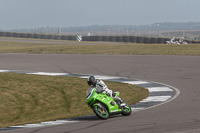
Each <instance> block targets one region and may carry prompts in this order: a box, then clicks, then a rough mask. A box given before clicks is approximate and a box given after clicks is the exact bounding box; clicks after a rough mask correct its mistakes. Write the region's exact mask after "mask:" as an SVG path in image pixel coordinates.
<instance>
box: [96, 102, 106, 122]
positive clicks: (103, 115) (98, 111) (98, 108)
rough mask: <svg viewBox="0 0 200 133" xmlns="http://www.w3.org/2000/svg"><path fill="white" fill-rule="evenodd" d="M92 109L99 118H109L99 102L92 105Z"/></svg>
mask: <svg viewBox="0 0 200 133" xmlns="http://www.w3.org/2000/svg"><path fill="white" fill-rule="evenodd" d="M92 109H93V111H94V113H95V114H96V116H98V117H99V118H100V119H102V120H106V119H108V118H109V114H108V110H107V109H106V108H105V107H104V106H103V105H102V104H101V103H98V104H96V105H93V106H92Z"/></svg>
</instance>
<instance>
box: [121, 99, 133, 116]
mask: <svg viewBox="0 0 200 133" xmlns="http://www.w3.org/2000/svg"><path fill="white" fill-rule="evenodd" d="M122 103H125V104H126V105H125V106H122V107H121V110H122V113H121V114H122V115H123V116H129V115H130V114H131V112H132V110H131V107H130V106H129V105H128V103H126V102H125V101H123V102H122Z"/></svg>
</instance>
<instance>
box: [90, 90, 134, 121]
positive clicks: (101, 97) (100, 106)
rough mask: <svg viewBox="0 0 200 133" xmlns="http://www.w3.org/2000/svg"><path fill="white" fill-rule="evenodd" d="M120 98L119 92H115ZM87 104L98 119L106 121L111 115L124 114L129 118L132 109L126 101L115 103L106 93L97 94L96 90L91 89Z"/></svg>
mask: <svg viewBox="0 0 200 133" xmlns="http://www.w3.org/2000/svg"><path fill="white" fill-rule="evenodd" d="M115 95H116V96H119V92H115ZM86 104H88V106H89V107H90V108H91V109H92V110H93V112H94V113H95V114H96V116H97V117H99V118H100V119H103V120H106V119H108V118H109V116H110V115H116V114H122V115H123V116H129V115H130V114H131V112H132V111H131V107H130V106H129V105H128V104H127V103H126V102H125V101H124V100H117V101H115V100H114V99H113V98H111V97H109V96H107V95H106V94H104V93H99V94H98V93H96V88H93V89H91V91H90V92H89V93H88V94H87V97H86Z"/></svg>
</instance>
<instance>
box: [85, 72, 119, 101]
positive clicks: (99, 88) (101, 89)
mask: <svg viewBox="0 0 200 133" xmlns="http://www.w3.org/2000/svg"><path fill="white" fill-rule="evenodd" d="M87 83H88V85H89V86H90V87H91V88H90V89H88V90H87V91H86V94H88V93H89V92H90V91H91V89H93V88H96V92H97V93H105V94H106V95H108V96H110V97H112V98H113V99H114V100H120V101H121V98H119V97H118V96H116V94H115V93H112V90H109V89H108V87H107V85H106V84H105V83H104V82H103V81H102V80H99V79H97V80H96V79H95V77H94V76H90V77H89V78H88V79H87Z"/></svg>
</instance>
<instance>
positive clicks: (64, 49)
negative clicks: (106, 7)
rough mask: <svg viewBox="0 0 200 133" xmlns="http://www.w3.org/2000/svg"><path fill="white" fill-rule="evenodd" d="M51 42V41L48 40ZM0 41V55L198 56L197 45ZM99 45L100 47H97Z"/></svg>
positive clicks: (198, 49) (199, 51) (199, 53)
mask: <svg viewBox="0 0 200 133" xmlns="http://www.w3.org/2000/svg"><path fill="white" fill-rule="evenodd" d="M48 41H51V40H48ZM52 42H53V43H44V42H43V43H41V42H19V41H0V53H43V54H46V53H48V54H129V55H198V56H199V55H200V45H199V44H186V45H185V44H184V45H183V44H182V45H180V44H134V43H114V42H112V43H109V42H87V43H88V45H86V44H85V43H86V42H80V43H78V42H77V43H78V44H73V42H66V41H63V42H62V43H59V42H55V41H53V40H52ZM99 44H100V45H99Z"/></svg>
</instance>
